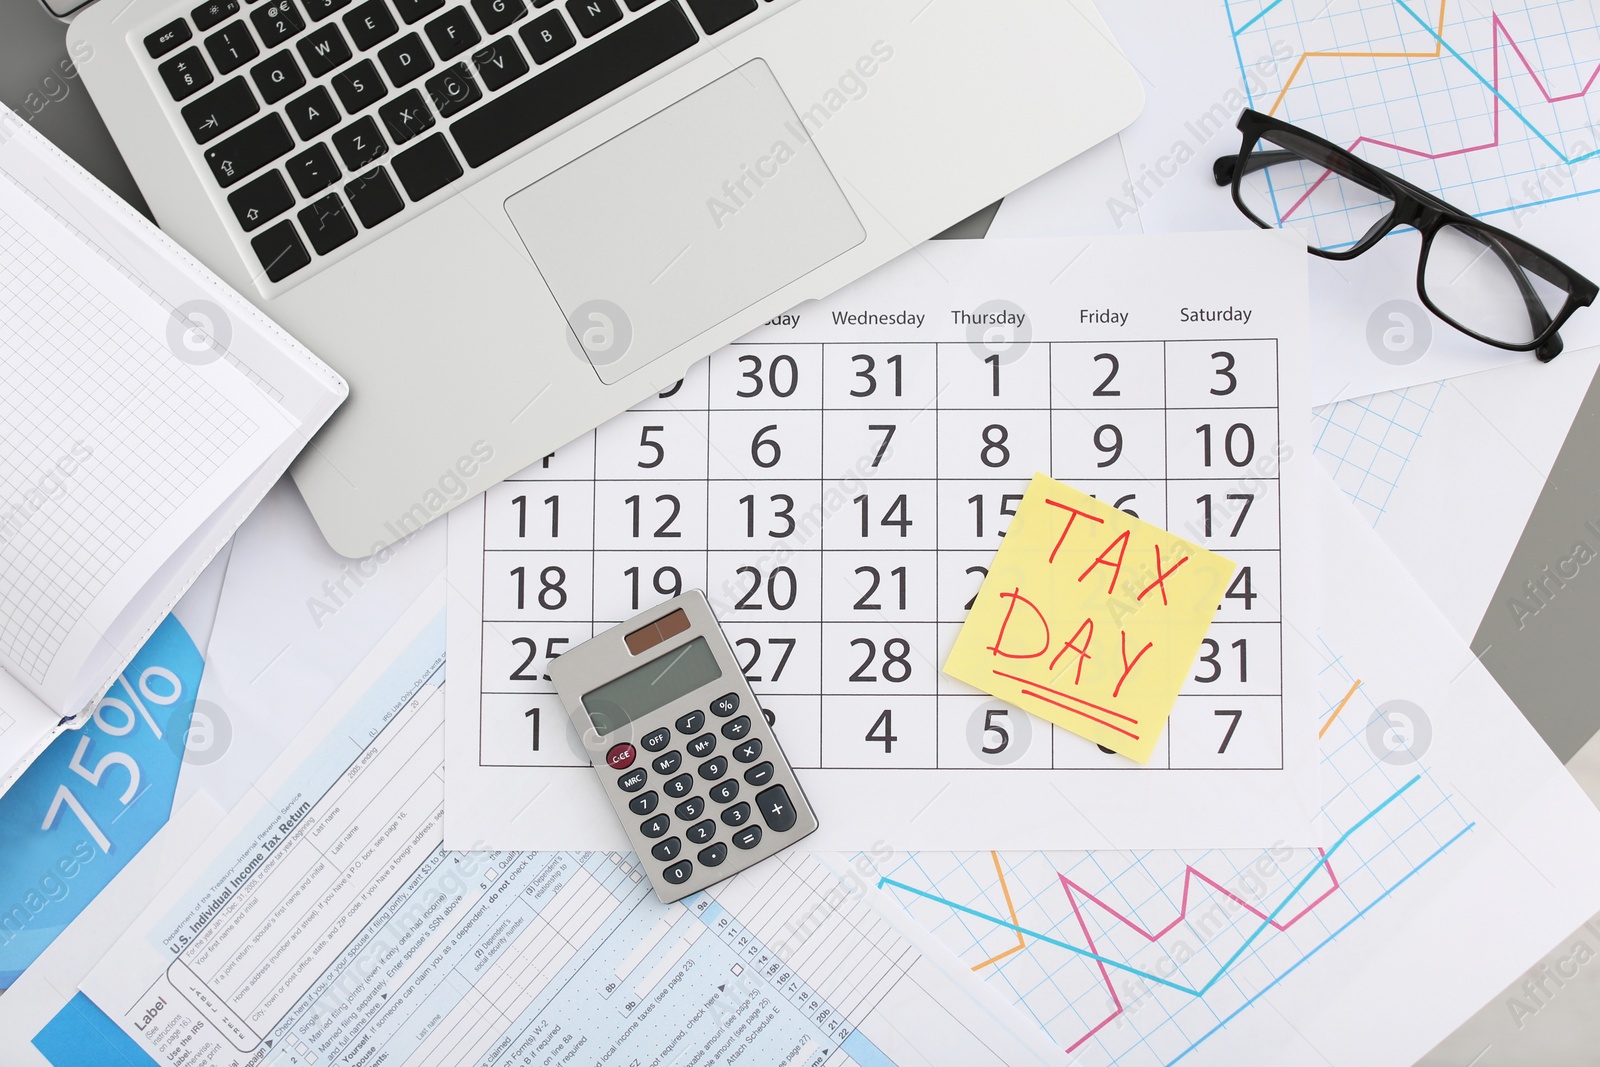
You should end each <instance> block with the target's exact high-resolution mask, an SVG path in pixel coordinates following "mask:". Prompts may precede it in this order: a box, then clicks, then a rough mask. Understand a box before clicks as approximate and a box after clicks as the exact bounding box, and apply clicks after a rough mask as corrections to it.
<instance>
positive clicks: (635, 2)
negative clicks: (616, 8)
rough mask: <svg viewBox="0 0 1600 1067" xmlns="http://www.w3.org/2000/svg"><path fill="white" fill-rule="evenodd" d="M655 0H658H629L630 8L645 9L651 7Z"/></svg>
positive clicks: (634, 9)
mask: <svg viewBox="0 0 1600 1067" xmlns="http://www.w3.org/2000/svg"><path fill="white" fill-rule="evenodd" d="M655 2H656V0H628V10H629V11H643V10H644V9H645V8H647V7H649V6H650V5H651V4H653V3H655Z"/></svg>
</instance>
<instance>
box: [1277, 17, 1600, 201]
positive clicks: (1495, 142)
mask: <svg viewBox="0 0 1600 1067" xmlns="http://www.w3.org/2000/svg"><path fill="white" fill-rule="evenodd" d="M1491 17H1492V18H1493V27H1492V30H1493V32H1492V33H1491V35H1490V49H1489V50H1490V52H1491V54H1492V55H1493V58H1494V65H1493V66H1492V67H1491V68H1490V78H1489V83H1490V85H1492V86H1493V87H1494V93H1493V96H1494V135H1493V137H1491V138H1490V139H1489V140H1488V141H1485V142H1484V143H1483V144H1475V145H1467V146H1466V147H1465V148H1452V149H1450V150H1449V151H1448V152H1424V151H1423V150H1422V149H1420V148H1407V147H1406V146H1405V145H1400V144H1395V143H1394V142H1392V141H1384V140H1380V139H1378V138H1376V137H1368V136H1366V135H1365V134H1362V135H1361V136H1360V137H1357V138H1356V139H1355V141H1354V142H1353V143H1352V144H1351V145H1350V149H1349V150H1350V151H1352V152H1354V151H1355V150H1356V149H1357V148H1359V147H1361V145H1363V144H1371V145H1377V146H1378V147H1380V148H1388V149H1391V150H1392V151H1395V152H1403V153H1405V154H1406V155H1411V156H1418V157H1420V158H1422V159H1446V158H1448V157H1450V156H1459V155H1465V154H1466V153H1468V152H1482V151H1484V150H1485V149H1488V148H1498V147H1499V145H1500V107H1501V95H1500V38H1501V37H1504V38H1505V39H1506V44H1509V45H1510V46H1511V50H1512V51H1513V52H1515V53H1516V54H1517V58H1518V59H1519V60H1521V61H1522V69H1523V70H1525V71H1527V72H1528V76H1529V77H1530V78H1532V79H1533V84H1534V85H1536V86H1538V87H1539V95H1541V96H1543V97H1544V102H1545V103H1547V104H1559V103H1562V102H1564V101H1567V100H1576V99H1578V98H1579V97H1581V96H1585V95H1587V94H1588V92H1589V90H1590V89H1591V88H1593V87H1594V83H1595V79H1596V78H1600V63H1597V64H1595V68H1594V71H1593V72H1592V73H1590V75H1589V80H1588V81H1586V82H1584V83H1583V88H1582V89H1579V90H1578V91H1577V92H1575V93H1565V94H1563V95H1561V96H1551V95H1550V90H1549V89H1547V88H1545V84H1544V81H1543V79H1541V78H1540V77H1539V74H1538V72H1537V71H1535V70H1534V69H1533V64H1531V63H1529V62H1528V57H1527V56H1525V55H1523V54H1522V47H1521V46H1520V45H1519V44H1517V42H1516V39H1515V38H1513V37H1512V36H1511V31H1510V30H1508V29H1506V25H1505V23H1503V22H1501V21H1500V13H1499V12H1494V13H1493V15H1492V16H1491ZM1329 174H1330V172H1329V171H1323V172H1322V177H1320V178H1318V179H1317V180H1316V181H1315V182H1313V183H1312V185H1311V188H1309V189H1307V190H1306V191H1305V194H1304V195H1303V196H1301V197H1300V199H1299V200H1296V201H1295V202H1294V203H1293V204H1290V205H1289V210H1288V211H1285V212H1284V213H1283V216H1282V218H1283V220H1284V221H1288V218H1289V216H1290V215H1293V214H1294V213H1295V210H1296V209H1297V208H1299V207H1300V205H1301V204H1304V203H1305V202H1306V200H1307V199H1308V198H1309V197H1310V196H1311V194H1312V193H1314V192H1316V191H1317V187H1318V186H1320V185H1321V184H1322V183H1323V182H1325V181H1327V179H1328V177H1329Z"/></svg>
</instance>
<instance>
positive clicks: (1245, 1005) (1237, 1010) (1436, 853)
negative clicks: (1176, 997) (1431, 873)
mask: <svg viewBox="0 0 1600 1067" xmlns="http://www.w3.org/2000/svg"><path fill="white" fill-rule="evenodd" d="M1477 825H1478V824H1477V823H1475V822H1469V823H1468V824H1467V825H1466V826H1463V827H1462V828H1461V829H1460V830H1458V831H1456V833H1455V836H1453V837H1451V838H1450V840H1448V841H1446V842H1445V843H1444V844H1442V845H1440V846H1439V847H1438V848H1436V849H1434V850H1433V851H1432V852H1431V853H1429V854H1428V856H1427V858H1426V859H1424V860H1423V861H1422V862H1421V863H1419V864H1417V865H1416V866H1415V867H1413V868H1411V870H1409V871H1407V872H1406V874H1405V876H1404V877H1403V878H1401V879H1400V880H1399V881H1397V882H1395V884H1394V885H1392V886H1390V887H1389V888H1388V889H1385V890H1384V891H1383V892H1382V893H1380V894H1379V895H1378V897H1377V898H1376V899H1375V900H1373V901H1372V903H1370V904H1368V905H1367V906H1366V907H1364V908H1362V909H1361V910H1360V911H1358V912H1356V913H1355V914H1354V915H1352V916H1351V917H1350V918H1349V919H1348V920H1347V921H1345V922H1344V923H1343V924H1342V925H1341V926H1340V927H1339V928H1338V929H1337V930H1335V931H1334V932H1333V933H1331V934H1329V935H1328V936H1327V937H1325V938H1323V939H1322V940H1321V941H1320V942H1318V943H1317V944H1316V945H1315V946H1314V947H1313V948H1312V949H1311V951H1309V952H1307V953H1306V954H1305V955H1304V956H1302V957H1300V959H1298V960H1296V961H1295V962H1294V963H1293V965H1291V966H1289V967H1288V968H1286V969H1285V970H1284V972H1283V973H1282V974H1280V975H1278V976H1277V977H1275V978H1273V979H1272V981H1270V982H1268V983H1267V984H1266V985H1265V986H1263V987H1262V988H1261V991H1260V992H1258V993H1256V994H1255V995H1254V996H1252V997H1251V998H1250V999H1249V1000H1247V1001H1245V1002H1244V1003H1243V1004H1241V1005H1239V1006H1238V1007H1237V1008H1235V1009H1234V1010H1233V1011H1231V1012H1229V1013H1228V1015H1227V1017H1226V1018H1224V1019H1223V1020H1222V1021H1221V1022H1219V1023H1217V1025H1215V1026H1213V1027H1212V1028H1211V1029H1209V1030H1207V1031H1206V1032H1205V1033H1203V1034H1201V1035H1200V1036H1199V1037H1197V1038H1195V1040H1194V1044H1192V1045H1190V1046H1189V1047H1188V1048H1186V1049H1184V1050H1183V1051H1182V1052H1180V1053H1178V1055H1176V1056H1174V1057H1173V1058H1172V1059H1170V1060H1168V1061H1167V1067H1172V1065H1173V1064H1174V1063H1177V1062H1178V1061H1179V1060H1181V1059H1183V1058H1184V1057H1185V1056H1187V1055H1188V1054H1189V1053H1191V1052H1193V1051H1194V1050H1195V1049H1197V1048H1199V1047H1200V1044H1201V1042H1203V1041H1205V1040H1206V1038H1208V1037H1210V1036H1211V1035H1212V1034H1214V1033H1216V1032H1217V1031H1218V1030H1221V1029H1222V1028H1223V1027H1224V1026H1227V1025H1228V1024H1229V1023H1230V1022H1232V1021H1233V1020H1234V1019H1235V1018H1237V1017H1238V1015H1239V1013H1240V1012H1242V1011H1244V1010H1245V1009H1246V1008H1248V1007H1249V1006H1250V1005H1252V1004H1254V1003H1255V1002H1256V1001H1258V1000H1260V999H1261V998H1262V997H1264V996H1266V995H1267V992H1268V991H1269V990H1271V989H1272V987H1273V986H1275V985H1277V984H1278V983H1279V982H1281V981H1283V980H1284V979H1285V978H1287V977H1289V976H1290V975H1291V974H1293V973H1294V972H1295V971H1297V970H1299V969H1300V965H1301V964H1303V963H1305V962H1306V961H1307V960H1309V959H1310V958H1311V957H1312V956H1315V955H1316V954H1317V953H1318V952H1321V951H1322V950H1323V949H1324V948H1327V947H1328V946H1329V945H1331V944H1332V943H1333V942H1334V940H1335V939H1336V938H1337V937H1338V936H1339V935H1340V934H1342V933H1344V932H1345V931H1346V930H1348V929H1349V928H1350V927H1351V926H1352V925H1353V924H1354V923H1355V922H1356V921H1357V920H1359V919H1360V918H1361V917H1362V916H1363V915H1365V914H1366V913H1367V912H1369V911H1371V910H1372V909H1373V908H1375V907H1377V906H1378V905H1379V904H1381V903H1382V902H1383V899H1384V898H1385V897H1387V896H1388V895H1389V894H1390V893H1393V892H1394V891H1395V890H1396V889H1399V888H1400V887H1401V886H1403V885H1405V884H1406V882H1408V881H1409V880H1410V879H1411V876H1412V875H1414V874H1416V873H1417V872H1418V871H1420V870H1422V868H1424V867H1426V866H1427V865H1428V864H1430V863H1432V862H1433V861H1434V860H1435V859H1437V858H1438V857H1439V856H1440V855H1441V854H1442V853H1443V852H1444V850H1445V849H1447V848H1449V847H1450V846H1451V845H1453V844H1455V843H1456V842H1457V841H1459V840H1461V838H1463V837H1465V836H1466V834H1467V833H1468V831H1470V830H1471V829H1472V828H1473V827H1474V826H1477Z"/></svg>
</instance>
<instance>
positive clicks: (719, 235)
mask: <svg viewBox="0 0 1600 1067" xmlns="http://www.w3.org/2000/svg"><path fill="white" fill-rule="evenodd" d="M48 2H59V0H48ZM68 14H71V21H70V26H69V29H68V34H67V36H68V46H69V51H70V52H71V54H72V55H74V56H77V57H79V63H78V67H79V70H80V71H81V74H82V77H83V80H84V83H85V85H86V86H87V87H88V89H89V91H90V93H91V94H92V96H93V98H94V100H95V103H96V105H97V107H98V108H99V110H100V112H101V114H102V115H103V116H104V118H105V122H106V125H107V127H108V128H109V129H110V131H111V134H112V136H113V137H114V138H115V140H116V142H117V145H118V147H119V149H120V150H121V152H122V154H123V156H124V157H125V158H126V160H127V163H128V166H129V168H130V169H131V170H132V172H133V176H134V178H135V180H136V181H137V182H138V184H139V188H140V190H141V191H142V192H143V193H144V195H145V198H146V200H147V201H148V202H149V204H150V207H151V209H152V210H153V211H154V213H155V216H156V219H157V221H158V222H159V223H160V224H161V225H162V227H163V228H164V229H166V230H167V232H168V233H170V234H171V235H172V236H174V237H175V238H176V239H177V240H178V241H179V242H180V243H181V244H183V245H184V246H185V247H187V248H188V249H189V250H190V251H191V252H193V253H194V254H195V255H197V256H198V257H199V258H200V259H201V260H203V261H204V262H205V263H206V264H207V265H208V266H210V267H211V268H212V269H213V270H215V271H216V272H217V273H218V274H220V275H222V276H223V277H224V278H226V279H227V280H228V281H229V282H230V283H232V284H233V285H234V286H235V287H236V288H238V289H239V290H240V291H241V292H243V293H245V294H246V295H248V296H249V297H250V298H251V299H252V300H254V301H255V302H256V303H257V304H259V306H260V307H261V308H262V309H263V310H264V311H266V312H267V313H268V314H269V315H271V316H272V317H273V318H275V319H276V320H277V321H278V322H280V323H282V324H283V325H284V326H285V327H286V328H287V329H288V330H289V331H290V332H292V333H293V334H294V335H295V336H296V337H298V338H299V339H300V340H301V341H302V342H304V343H305V344H306V345H307V346H308V347H309V348H310V349H311V350H312V351H313V352H315V353H316V354H317V355H318V356H320V357H322V358H323V359H324V360H326V361H327V362H328V363H329V364H331V365H332V366H333V367H334V368H335V369H336V370H338V371H339V373H340V374H341V375H343V376H344V377H345V379H346V380H347V381H348V382H349V384H350V399H349V400H348V402H346V404H345V405H344V406H343V408H341V409H340V411H339V412H338V413H337V414H335V416H334V417H333V419H332V420H330V421H329V423H328V424H327V425H326V426H325V427H324V428H323V430H322V431H321V432H320V433H319V434H318V435H317V436H316V437H315V438H314V439H313V441H312V443H311V445H310V447H309V448H307V450H306V451H305V452H304V453H303V454H302V456H301V458H300V459H299V460H298V461H297V463H296V464H295V466H294V467H293V469H292V473H293V477H294V480H295V482H296V484H297V485H298V487H299V489H300V491H301V493H302V494H303V495H304V496H305V499H306V502H307V503H308V504H309V506H310V509H311V512H312V514H313V515H314V516H315V517H316V521H317V523H318V525H319V526H320V528H321V530H322V532H323V534H324V535H325V536H326V537H327V539H328V541H329V543H330V544H331V545H332V546H333V547H334V548H335V549H337V550H338V551H339V552H341V553H343V554H344V555H346V556H352V557H359V556H366V555H369V554H371V553H373V552H376V551H378V550H379V549H382V548H383V547H385V546H387V545H389V544H391V543H393V542H394V541H396V540H398V539H400V538H403V537H405V536H407V535H409V534H410V533H412V532H414V531H415V530H416V529H418V528H419V527H421V526H422V525H423V524H425V523H427V522H429V521H431V520H432V519H435V518H437V517H438V516H440V515H442V514H444V513H445V512H447V511H448V510H450V509H451V508H452V507H454V506H455V505H457V504H459V503H461V502H462V501H464V500H466V499H468V498H469V497H471V496H473V495H476V494H477V493H479V492H482V491H483V490H484V489H486V488H488V487H489V486H491V485H493V484H495V483H496V482H498V481H500V480H502V479H504V478H506V477H507V476H509V475H511V474H513V473H515V472H516V471H518V470H520V469H522V468H524V467H526V466H528V465H529V464H531V463H533V462H536V461H537V460H539V459H540V458H541V457H543V456H545V455H548V454H549V453H550V452H552V451H554V450H555V449H556V448H558V447H559V446H561V445H562V444H564V443H566V442H568V441H570V440H572V439H573V438H575V437H578V436H580V435H581V434H583V433H585V432H587V431H588V430H590V429H592V428H593V427H595V426H597V425H599V424H600V423H601V422H603V421H604V420H606V419H607V418H610V417H611V416H613V415H615V414H617V413H619V412H621V411H623V410H625V409H627V408H629V407H631V406H632V405H634V404H636V403H638V402H639V401H641V400H642V399H644V398H645V397H647V396H649V395H650V394H652V393H654V392H657V391H660V390H662V389H664V388H666V387H668V386H670V384H671V383H673V382H674V381H676V380H678V379H679V378H681V377H682V376H683V374H684V373H685V371H686V370H687V369H688V368H689V367H690V365H692V364H693V363H694V362H695V361H697V360H699V359H701V358H703V357H705V356H707V355H709V354H710V353H711V352H713V351H715V350H716V349H718V348H720V347H722V346H724V345H726V344H728V343H730V342H732V341H734V340H735V339H737V338H738V337H740V336H741V335H743V334H745V333H747V332H748V331H750V330H752V329H754V328H755V327H757V326H759V325H761V324H762V323H763V322H765V321H767V320H769V319H771V318H773V317H774V316H777V315H779V314H780V313H782V312H785V311H787V310H788V309H790V308H792V307H794V306H795V305H797V304H800V303H801V302H803V301H805V300H807V299H811V298H816V297H821V296H824V295H826V294H828V293H830V292H832V291H833V290H835V289H837V288H839V287H840V286H842V285H844V284H846V283H848V282H850V281H853V280H854V279H856V278H858V277H860V276H861V275H863V274H865V273H866V272H868V271H870V270H872V269H873V268H875V267H877V266H879V265H880V264H882V263H884V262H886V261H887V260H889V259H892V258H894V257H895V256H897V255H900V254H901V253H903V252H905V251H906V250H908V249H910V248H911V247H913V246H914V245H916V244H917V243H919V242H921V241H923V240H926V239H927V238H929V237H931V236H933V235H934V234H937V233H939V232H940V231H942V230H944V229H946V228H947V227H949V226H951V225H952V224H954V223H956V222H957V221H959V220H961V219H963V218H965V217H967V216H968V215H971V214H972V213H974V212H976V211H978V210H980V209H982V208H983V207H985V206H986V205H989V204H991V203H993V202H994V201H996V200H998V199H1000V198H1001V197H1003V196H1004V195H1005V194H1006V193H1009V192H1010V191H1012V190H1014V189H1016V188H1017V187H1019V186H1021V185H1023V184H1025V183H1026V182H1028V181H1030V180H1032V179H1033V178H1035V177H1037V176H1039V175H1040V174H1043V173H1044V172H1045V171H1048V170H1050V169H1052V168H1054V167H1056V166H1058V165H1059V164H1061V163H1062V162H1064V161H1066V160H1067V159H1069V158H1071V157H1072V156H1074V155H1076V154H1077V153H1079V152H1081V151H1082V150H1084V149H1086V148H1088V147H1089V146H1091V145H1093V144H1095V143H1097V142H1099V141H1101V140H1103V139H1105V138H1106V137H1109V136H1111V135H1112V134H1114V133H1116V132H1117V131H1119V130H1121V129H1122V128H1123V127H1125V126H1126V125H1127V124H1128V123H1130V122H1131V121H1132V120H1133V119H1134V117H1135V116H1136V115H1137V114H1138V112H1139V110H1140V108H1141V106H1142V103H1143V93H1142V90H1141V87H1140V85H1139V80H1138V78H1137V77H1136V75H1135V73H1134V72H1133V70H1132V68H1131V67H1130V66H1129V64H1128V63H1127V61H1126V60H1125V59H1124V58H1123V57H1122V55H1121V53H1120V52H1119V51H1118V49H1117V47H1116V44H1115V43H1114V42H1113V40H1112V39H1111V37H1110V35H1109V33H1108V32H1107V30H1106V26H1105V24H1104V22H1103V21H1102V20H1101V18H1100V16H1099V15H1098V13H1097V12H1096V11H1095V10H1094V9H1093V7H1091V6H1090V5H1089V3H1088V2H1087V0H1055V2H1044V0H205V2H204V3H201V4H200V5H199V6H195V5H194V4H193V3H192V2H190V3H182V2H175V0H131V2H129V0H97V2H94V3H91V4H89V5H87V6H85V7H82V8H81V9H79V10H77V11H76V12H75V13H68Z"/></svg>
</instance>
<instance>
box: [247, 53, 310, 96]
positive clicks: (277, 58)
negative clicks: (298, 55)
mask: <svg viewBox="0 0 1600 1067" xmlns="http://www.w3.org/2000/svg"><path fill="white" fill-rule="evenodd" d="M250 77H252V78H254V79H255V83H256V88H257V89H258V90H260V92H261V99H263V100H265V101H266V102H267V103H269V104H276V103H277V102H278V101H279V100H282V99H283V98H284V97H286V96H288V95H289V94H290V93H292V92H296V91H298V90H299V89H301V88H303V87H304V86H305V84H306V76H305V75H304V74H302V73H301V72H300V64H298V63H296V62H295V61H294V53H293V52H290V51H287V50H285V51H282V52H274V53H272V54H271V55H270V56H268V57H267V58H266V59H264V60H262V61H261V62H260V63H257V64H256V65H255V66H253V67H251V68H250Z"/></svg>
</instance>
